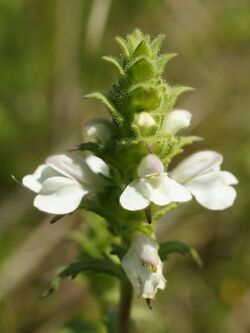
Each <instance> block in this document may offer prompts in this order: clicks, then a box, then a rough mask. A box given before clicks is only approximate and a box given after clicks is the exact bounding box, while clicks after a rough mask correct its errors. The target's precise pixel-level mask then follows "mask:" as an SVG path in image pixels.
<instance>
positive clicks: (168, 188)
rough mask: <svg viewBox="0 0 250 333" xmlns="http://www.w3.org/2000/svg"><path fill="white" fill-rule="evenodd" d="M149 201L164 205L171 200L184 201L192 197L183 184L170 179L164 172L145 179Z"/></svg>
mask: <svg viewBox="0 0 250 333" xmlns="http://www.w3.org/2000/svg"><path fill="white" fill-rule="evenodd" d="M147 184H148V186H149V195H150V201H152V202H154V203H155V204H156V205H159V206H165V205H167V204H169V203H171V202H185V201H189V200H191V199H192V196H191V194H190V193H189V191H188V190H186V189H185V187H184V186H182V185H180V184H178V183H177V182H175V181H174V180H172V179H170V178H169V177H168V176H167V174H166V173H163V174H161V175H160V176H156V177H152V178H151V179H147Z"/></svg>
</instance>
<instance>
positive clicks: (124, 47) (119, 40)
mask: <svg viewBox="0 0 250 333" xmlns="http://www.w3.org/2000/svg"><path fill="white" fill-rule="evenodd" d="M115 40H116V41H117V43H118V44H119V46H120V47H121V49H122V51H123V53H124V55H125V56H126V57H127V58H129V56H130V54H129V49H128V47H127V42H126V41H125V39H123V38H121V37H119V36H117V37H115Z"/></svg>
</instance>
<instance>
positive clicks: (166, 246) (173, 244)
mask: <svg viewBox="0 0 250 333" xmlns="http://www.w3.org/2000/svg"><path fill="white" fill-rule="evenodd" d="M172 253H180V254H189V255H191V257H192V259H193V260H194V261H195V262H196V263H197V265H198V266H199V267H201V266H202V260H201V258H200V256H199V254H198V252H197V251H196V250H195V249H194V248H193V247H191V246H190V245H187V244H185V243H183V242H180V241H167V242H163V243H160V245H159V256H160V258H161V260H163V261H164V260H166V259H167V258H168V256H169V255H170V254H172Z"/></svg>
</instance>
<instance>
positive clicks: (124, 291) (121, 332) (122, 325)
mask: <svg viewBox="0 0 250 333" xmlns="http://www.w3.org/2000/svg"><path fill="white" fill-rule="evenodd" d="M132 296H133V289H132V286H131V284H130V282H129V281H128V280H124V281H122V282H121V285H120V305H119V322H118V330H117V333H129V330H130V312H131V305H132Z"/></svg>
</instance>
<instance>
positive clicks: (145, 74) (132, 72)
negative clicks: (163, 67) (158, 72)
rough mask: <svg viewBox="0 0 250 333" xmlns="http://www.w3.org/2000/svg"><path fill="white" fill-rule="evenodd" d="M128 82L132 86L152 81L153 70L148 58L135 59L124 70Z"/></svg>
mask: <svg viewBox="0 0 250 333" xmlns="http://www.w3.org/2000/svg"><path fill="white" fill-rule="evenodd" d="M126 73H127V75H128V77H129V80H130V82H133V84H136V83H139V82H144V81H148V80H150V79H152V78H153V77H154V74H155V69H154V66H153V65H152V63H151V62H150V61H149V59H148V58H146V57H144V56H142V57H138V58H136V59H135V61H134V62H132V63H131V64H130V65H129V66H128V67H127V69H126Z"/></svg>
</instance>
